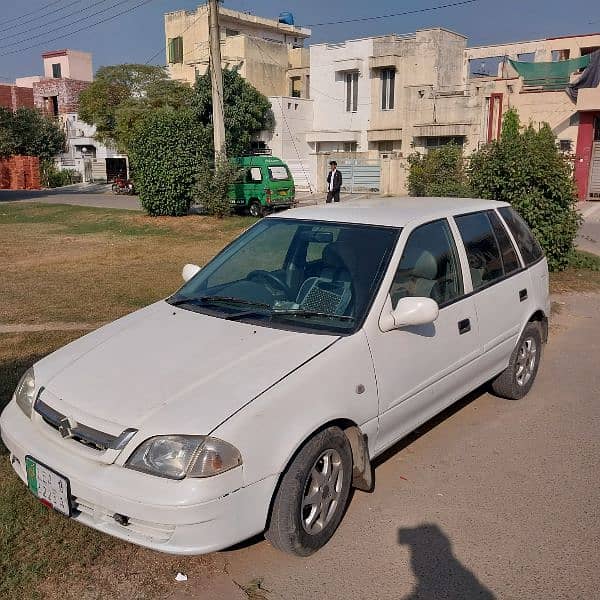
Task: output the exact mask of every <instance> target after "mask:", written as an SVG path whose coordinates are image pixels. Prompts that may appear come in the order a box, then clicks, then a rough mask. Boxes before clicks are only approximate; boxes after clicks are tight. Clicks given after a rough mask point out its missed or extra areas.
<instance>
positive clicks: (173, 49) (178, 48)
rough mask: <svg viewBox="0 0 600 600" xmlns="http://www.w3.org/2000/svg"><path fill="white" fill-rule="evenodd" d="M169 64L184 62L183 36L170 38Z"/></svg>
mask: <svg viewBox="0 0 600 600" xmlns="http://www.w3.org/2000/svg"><path fill="white" fill-rule="evenodd" d="M168 46H169V64H171V65H173V64H177V63H183V38H182V37H175V38H169V44H168Z"/></svg>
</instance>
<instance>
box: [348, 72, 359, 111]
mask: <svg viewBox="0 0 600 600" xmlns="http://www.w3.org/2000/svg"><path fill="white" fill-rule="evenodd" d="M357 110H358V72H357V71H354V72H353V73H346V112H356V111H357Z"/></svg>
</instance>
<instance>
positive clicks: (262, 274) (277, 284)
mask: <svg viewBox="0 0 600 600" xmlns="http://www.w3.org/2000/svg"><path fill="white" fill-rule="evenodd" d="M246 279H249V280H253V279H258V280H261V279H262V280H263V281H264V282H265V283H266V284H267V285H268V286H269V287H271V288H272V289H273V288H275V290H274V291H279V292H281V293H283V295H284V296H285V298H286V299H288V300H289V299H290V298H291V297H292V290H291V289H290V288H289V287H288V286H287V285H286V284H285V283H283V281H281V280H280V279H278V278H277V277H275V275H273V273H269V271H264V270H263V269H256V271H252V272H251V273H248V275H247V277H246Z"/></svg>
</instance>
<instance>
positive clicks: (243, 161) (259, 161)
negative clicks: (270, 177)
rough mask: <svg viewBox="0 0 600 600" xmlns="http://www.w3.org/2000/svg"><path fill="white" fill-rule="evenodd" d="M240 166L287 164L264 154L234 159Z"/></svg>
mask: <svg viewBox="0 0 600 600" xmlns="http://www.w3.org/2000/svg"><path fill="white" fill-rule="evenodd" d="M234 160H235V161H236V162H237V163H238V164H240V165H242V166H244V167H247V166H257V167H258V166H261V165H285V163H284V162H283V161H282V160H281V159H280V158H277V156H269V155H264V154H253V155H249V156H238V157H236V158H235V159H234Z"/></svg>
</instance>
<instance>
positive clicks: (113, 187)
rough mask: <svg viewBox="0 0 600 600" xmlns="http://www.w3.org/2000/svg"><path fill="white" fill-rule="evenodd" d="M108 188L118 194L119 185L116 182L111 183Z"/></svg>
mask: <svg viewBox="0 0 600 600" xmlns="http://www.w3.org/2000/svg"><path fill="white" fill-rule="evenodd" d="M110 190H111V192H112V193H113V194H118V193H119V186H118V185H117V184H116V183H113V184H112V185H111V186H110Z"/></svg>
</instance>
